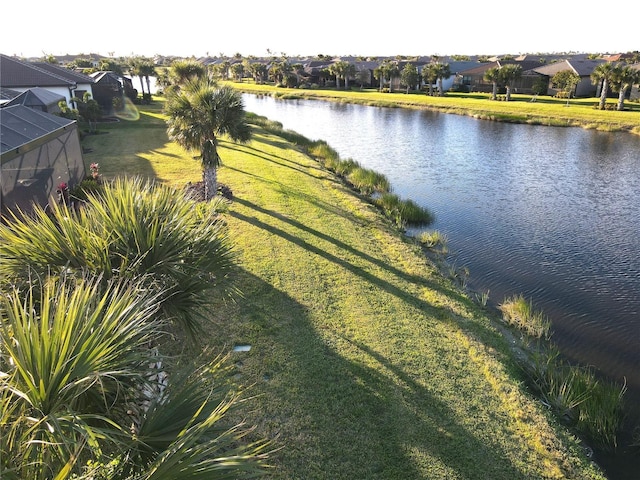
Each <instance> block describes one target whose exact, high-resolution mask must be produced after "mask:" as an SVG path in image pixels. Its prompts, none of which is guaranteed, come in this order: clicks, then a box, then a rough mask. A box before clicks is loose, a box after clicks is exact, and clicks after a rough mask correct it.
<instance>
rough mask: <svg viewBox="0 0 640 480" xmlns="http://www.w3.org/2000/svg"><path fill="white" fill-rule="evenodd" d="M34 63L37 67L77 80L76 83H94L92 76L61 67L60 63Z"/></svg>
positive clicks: (73, 80)
mask: <svg viewBox="0 0 640 480" xmlns="http://www.w3.org/2000/svg"><path fill="white" fill-rule="evenodd" d="M33 65H35V66H36V67H38V68H41V69H43V70H46V71H47V72H49V73H51V74H53V75H56V76H58V77H62V78H65V79H67V80H69V81H72V82H76V83H93V78H91V77H90V76H89V75H85V74H84V73H79V72H75V71H73V70H70V69H68V68H65V67H61V66H59V65H54V64H53V63H47V62H34V63H33Z"/></svg>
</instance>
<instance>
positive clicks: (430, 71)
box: [422, 63, 438, 97]
mask: <svg viewBox="0 0 640 480" xmlns="http://www.w3.org/2000/svg"><path fill="white" fill-rule="evenodd" d="M435 65H436V64H435V63H430V64H429V65H427V66H425V67H424V68H423V69H422V79H423V80H424V83H426V84H427V85H428V86H429V96H430V97H432V96H433V84H434V83H435V82H436V81H437V80H438V72H437V70H436V66H435Z"/></svg>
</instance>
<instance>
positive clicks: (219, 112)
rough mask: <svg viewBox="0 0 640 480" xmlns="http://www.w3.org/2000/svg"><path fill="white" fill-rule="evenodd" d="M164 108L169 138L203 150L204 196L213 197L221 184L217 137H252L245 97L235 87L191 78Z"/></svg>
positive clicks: (247, 139)
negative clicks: (219, 182) (218, 180)
mask: <svg viewBox="0 0 640 480" xmlns="http://www.w3.org/2000/svg"><path fill="white" fill-rule="evenodd" d="M165 108H166V113H167V115H168V117H169V118H168V120H167V124H168V134H169V138H170V139H171V140H173V141H175V142H177V143H178V144H179V145H181V146H182V147H183V148H185V149H187V150H192V151H193V150H196V151H199V152H200V161H201V162H202V178H203V182H204V189H205V190H204V191H205V200H210V199H211V198H212V197H213V196H214V195H215V194H216V192H217V187H218V185H217V168H218V167H219V166H220V155H219V154H218V137H220V136H221V135H228V136H229V137H230V138H231V140H233V141H235V142H248V141H249V140H250V138H251V129H250V127H249V124H248V123H247V122H246V117H245V110H244V104H243V102H242V97H241V96H240V94H239V93H238V91H236V90H234V89H233V88H232V87H229V86H224V87H218V86H217V85H216V84H215V83H214V82H212V81H211V80H209V79H208V78H203V79H198V80H194V81H189V82H187V83H186V84H185V85H184V86H183V88H181V89H180V91H178V92H174V93H173V94H171V95H169V96H168V97H167V103H166V107H165Z"/></svg>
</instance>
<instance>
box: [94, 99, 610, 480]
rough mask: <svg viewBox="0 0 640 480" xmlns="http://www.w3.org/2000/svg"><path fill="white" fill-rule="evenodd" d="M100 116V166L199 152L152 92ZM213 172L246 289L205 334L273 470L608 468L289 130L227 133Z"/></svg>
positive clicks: (462, 472)
mask: <svg viewBox="0 0 640 480" xmlns="http://www.w3.org/2000/svg"><path fill="white" fill-rule="evenodd" d="M140 110H141V116H140V120H138V121H137V122H133V121H132V122H120V123H117V124H108V125H105V126H102V125H101V126H100V130H101V131H103V132H108V133H104V134H100V135H94V136H90V137H87V138H86V139H85V140H84V142H83V144H84V146H86V147H89V148H92V149H93V151H92V152H91V153H89V154H87V155H86V156H85V160H86V162H87V164H88V163H91V162H98V163H100V167H101V173H103V174H104V175H105V177H107V178H109V177H114V176H117V175H122V174H129V175H143V176H146V177H149V178H157V179H158V180H160V181H162V182H166V183H170V184H174V185H179V184H184V183H185V182H187V181H197V180H199V179H200V170H199V166H198V163H197V162H196V161H195V160H193V159H192V158H191V157H190V156H189V155H187V154H186V153H185V152H184V151H181V150H180V149H179V148H178V147H176V146H175V145H173V144H172V143H170V142H168V140H167V137H166V133H165V130H164V128H163V124H162V122H161V116H160V106H159V105H158V104H157V103H156V104H154V105H151V106H144V107H141V108H140ZM220 154H221V157H222V161H223V167H222V168H221V169H220V171H219V180H220V181H221V182H222V183H224V184H226V185H228V186H229V187H230V188H231V189H232V190H233V193H234V200H233V202H232V203H231V205H230V208H229V212H228V213H226V214H225V215H226V220H227V222H228V226H229V231H230V234H231V236H232V238H233V240H234V245H235V248H236V250H237V252H238V255H239V262H238V265H237V268H236V271H235V275H234V278H235V281H236V284H237V287H238V288H239V290H240V291H241V292H242V296H239V297H238V298H236V299H235V301H229V300H221V299H212V305H211V308H210V311H209V312H208V315H207V316H208V318H209V323H208V325H207V326H206V328H207V332H208V335H207V336H206V338H203V339H202V342H203V345H202V346H201V347H200V348H198V349H195V350H194V349H193V348H192V347H189V346H186V347H185V348H187V349H188V351H192V352H194V353H197V351H199V350H201V349H202V348H205V347H209V348H212V349H213V350H214V351H215V352H220V351H228V350H229V349H230V348H231V347H233V346H234V345H250V346H251V349H250V350H249V351H248V352H234V353H232V354H231V355H232V360H233V361H234V363H235V369H236V378H237V379H238V381H239V382H241V383H242V384H243V385H246V386H247V387H248V390H247V396H250V397H251V398H249V399H248V400H247V401H246V402H245V404H244V407H243V415H242V417H241V418H238V420H239V421H240V420H242V421H245V422H247V423H248V424H249V425H255V427H256V428H255V431H254V432H253V436H254V437H255V438H256V439H258V438H268V439H271V440H272V442H273V444H272V445H273V447H274V448H276V449H278V450H277V451H275V452H274V453H273V454H272V463H273V465H274V468H273V472H272V478H277V479H296V478H299V479H305V480H310V479H332V480H333V479H349V480H352V479H385V480H388V479H402V480H406V479H422V478H424V479H445V478H446V479H493V480H498V479H509V480H514V479H534V478H535V479H542V478H575V479H589V478H594V479H595V478H597V479H603V478H605V477H604V475H603V474H602V473H601V472H600V471H599V470H598V469H597V467H595V466H594V465H593V464H591V463H590V461H589V460H588V459H587V458H586V457H585V456H584V454H583V450H582V448H581V447H580V446H579V444H578V442H577V440H576V439H575V438H574V437H573V436H572V435H570V434H569V433H568V432H567V431H566V430H565V429H564V428H562V427H560V426H558V425H557V424H556V423H555V421H554V420H553V418H552V417H551V414H550V413H549V412H548V411H547V410H546V409H545V408H543V406H542V405H541V403H540V402H538V401H536V400H535V399H533V398H532V397H530V396H529V395H528V394H527V393H526V392H525V389H524V387H523V385H522V378H520V375H519V373H518V369H517V368H516V367H515V364H514V360H513V357H512V354H511V352H510V349H509V347H508V344H507V342H506V340H505V339H504V338H503V337H502V336H501V335H500V334H499V330H498V328H497V327H496V325H494V323H493V321H492V320H491V319H490V318H489V316H488V315H487V314H486V313H485V312H484V311H483V310H482V309H481V308H480V307H478V306H477V305H475V304H474V303H473V302H471V301H470V300H469V299H468V298H466V297H465V296H464V295H462V294H461V293H460V291H459V290H458V289H457V288H455V287H454V286H453V285H452V284H451V283H450V282H449V281H447V280H445V279H444V278H443V277H442V276H441V275H440V274H439V272H438V270H437V268H436V267H435V266H434V265H433V264H432V263H431V262H430V261H429V260H428V259H427V258H426V257H425V255H424V254H423V253H422V252H421V250H420V248H419V247H418V246H417V245H416V244H415V243H414V242H412V241H410V240H408V239H406V238H404V237H403V236H402V235H400V234H399V233H398V232H397V231H396V230H395V229H394V228H392V226H391V225H390V224H389V223H388V222H387V221H386V220H384V219H383V217H382V216H381V215H380V214H379V213H378V212H377V211H376V210H375V209H374V208H373V207H372V206H371V205H370V204H369V203H368V202H367V201H366V200H365V199H361V198H359V197H358V196H357V195H355V194H354V193H353V192H351V191H350V190H349V189H347V188H346V187H345V186H343V185H342V183H341V182H340V181H338V180H337V179H336V178H335V177H333V176H332V175H331V174H330V173H328V172H327V171H325V170H323V169H322V168H320V166H319V164H318V163H317V162H316V161H315V160H313V159H311V158H309V157H308V156H306V155H304V154H303V153H301V152H300V151H298V150H297V149H296V148H294V147H292V145H290V144H288V143H287V142H286V141H284V140H283V139H282V138H280V137H277V136H274V135H272V134H269V133H268V132H266V131H264V130H261V129H258V128H256V130H255V133H254V139H253V140H252V141H251V142H250V143H249V144H247V145H236V144H232V143H229V142H226V141H223V142H222V143H221V150H220Z"/></svg>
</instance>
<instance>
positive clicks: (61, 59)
mask: <svg viewBox="0 0 640 480" xmlns="http://www.w3.org/2000/svg"><path fill="white" fill-rule="evenodd" d="M106 58H107V57H104V56H102V55H99V54H97V53H88V54H84V53H79V54H77V55H56V56H55V59H56V62H57V63H58V65H60V66H62V67H64V66H65V65H69V64H70V63H73V62H75V61H76V60H78V59H83V60H88V61H89V62H91V66H92V67H93V68H98V67H99V66H100V62H101V61H102V60H104V59H106Z"/></svg>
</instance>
